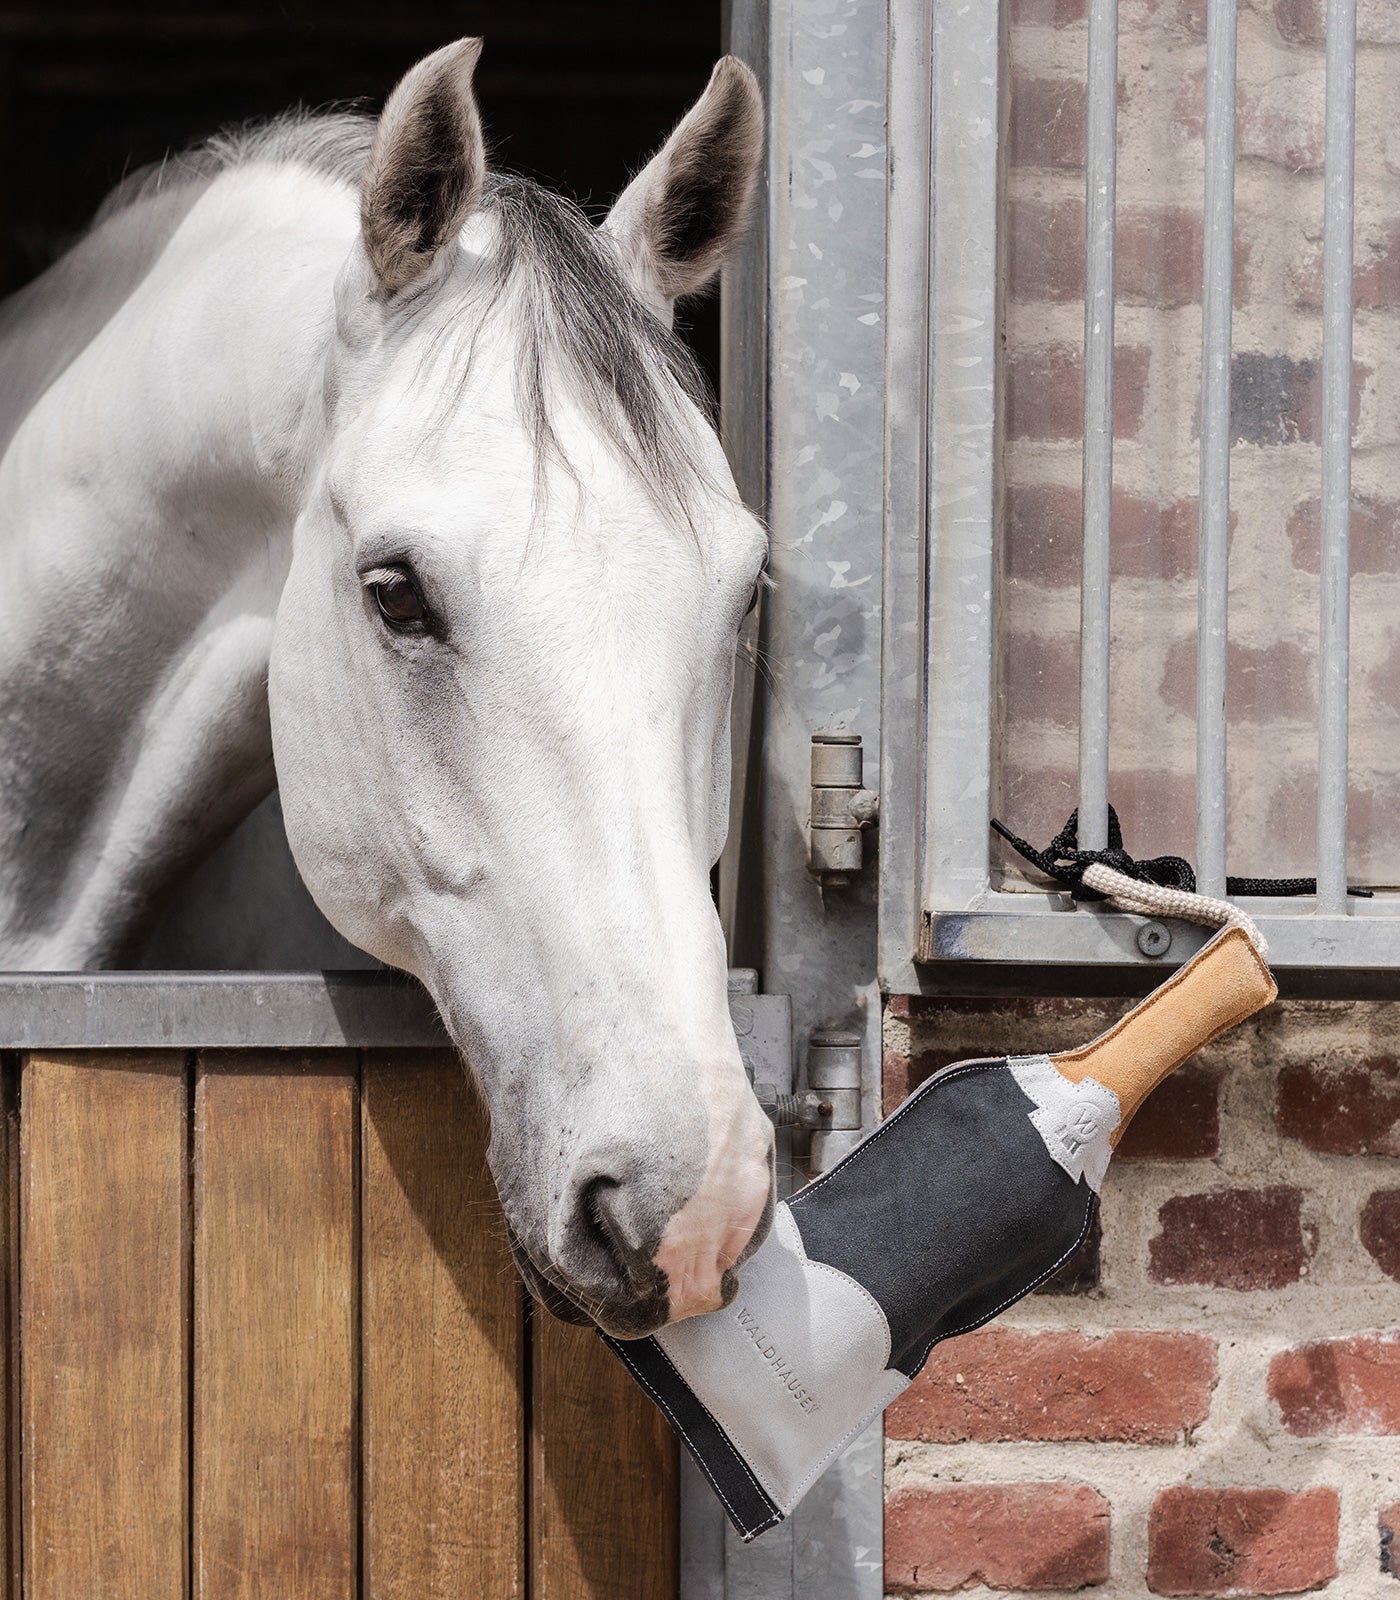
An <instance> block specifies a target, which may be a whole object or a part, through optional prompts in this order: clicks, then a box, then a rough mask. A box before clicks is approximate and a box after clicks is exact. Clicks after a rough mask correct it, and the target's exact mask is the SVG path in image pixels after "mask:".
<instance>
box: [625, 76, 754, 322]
mask: <svg viewBox="0 0 1400 1600" xmlns="http://www.w3.org/2000/svg"><path fill="white" fill-rule="evenodd" d="M762 150H763V95H762V93H761V91H760V90H759V87H758V80H757V78H755V77H754V75H753V73H752V72H750V71H749V69H748V68H747V67H746V66H745V65H744V63H743V62H742V61H740V60H739V59H738V58H737V57H736V56H725V57H724V58H723V60H721V61H720V62H719V63H718V65H717V66H716V67H715V70H714V72H713V73H712V74H711V75H710V81H709V84H708V85H707V86H706V89H705V92H704V94H702V95H701V96H700V98H699V99H698V100H697V101H696V102H695V104H694V105H693V106H692V107H691V108H690V110H689V111H688V112H687V113H686V114H685V116H684V117H683V118H682V119H681V121H680V123H679V124H678V125H677V127H676V130H675V132H674V133H673V134H672V135H671V137H670V138H669V139H668V140H667V141H666V143H665V144H664V145H662V147H661V149H660V150H659V151H657V153H656V154H655V155H654V156H653V157H652V158H651V160H650V161H649V162H648V163H647V165H646V166H645V167H643V169H642V170H641V171H640V172H639V173H638V174H637V176H636V177H635V178H633V180H632V182H631V183H629V184H628V186H627V187H626V189H624V190H623V192H622V194H621V195H620V196H619V198H618V201H617V203H616V205H614V206H613V208H612V210H611V211H610V212H609V213H608V218H607V221H606V222H605V223H604V224H603V229H604V231H605V232H606V233H607V234H609V235H611V237H612V238H613V240H614V242H615V243H616V245H617V246H618V248H619V249H620V251H621V253H622V258H623V261H624V263H625V265H626V267H627V270H628V273H629V274H630V276H631V277H632V279H633V281H634V283H635V284H636V286H637V288H638V289H639V290H640V291H641V292H642V294H643V295H645V296H646V298H647V299H648V300H650V301H651V302H652V303H653V304H654V305H657V308H658V310H663V311H664V313H665V315H666V316H667V317H668V318H669V316H670V308H671V302H672V301H673V300H677V299H679V298H680V297H681V296H682V295H687V294H693V293H694V292H695V291H696V290H697V289H703V288H704V286H705V285H706V284H707V283H708V282H709V281H710V279H711V278H713V277H714V275H715V273H717V272H718V271H719V269H720V266H721V264H722V263H723V261H724V258H725V256H726V255H728V253H729V251H730V249H731V248H732V247H733V246H734V244H735V243H736V242H737V241H738V238H739V235H740V234H741V233H742V232H743V230H744V224H745V222H746V221H747V219H748V212H749V204H750V202H751V201H752V199H753V192H754V186H755V184H756V182H757V179H758V160H759V156H760V155H761V153H762Z"/></svg>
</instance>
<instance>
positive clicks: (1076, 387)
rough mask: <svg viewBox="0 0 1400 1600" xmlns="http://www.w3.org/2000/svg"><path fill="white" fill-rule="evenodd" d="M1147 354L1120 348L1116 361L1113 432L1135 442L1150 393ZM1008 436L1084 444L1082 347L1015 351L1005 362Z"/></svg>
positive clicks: (1142, 350)
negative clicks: (1067, 440) (1082, 438)
mask: <svg viewBox="0 0 1400 1600" xmlns="http://www.w3.org/2000/svg"><path fill="white" fill-rule="evenodd" d="M1147 367H1148V354H1147V350H1146V349H1145V348H1144V347H1143V346H1141V345H1119V347H1118V349H1117V350H1116V351H1115V353H1114V358H1113V431H1114V434H1115V436H1116V437H1117V438H1119V439H1135V438H1136V437H1137V436H1138V433H1139V432H1140V431H1141V428H1142V415H1143V408H1144V402H1145V399H1146V391H1147ZM1006 431H1007V435H1008V437H1010V438H1012V439H1079V438H1081V437H1082V436H1083V432H1084V354H1083V351H1082V350H1081V349H1080V348H1079V347H1078V346H1077V345H1068V344H1052V345H1041V346H1039V347H1038V348H1036V349H1028V350H1027V349H1021V350H1013V351H1012V353H1011V355H1010V357H1009V359H1008V361H1007V363H1006Z"/></svg>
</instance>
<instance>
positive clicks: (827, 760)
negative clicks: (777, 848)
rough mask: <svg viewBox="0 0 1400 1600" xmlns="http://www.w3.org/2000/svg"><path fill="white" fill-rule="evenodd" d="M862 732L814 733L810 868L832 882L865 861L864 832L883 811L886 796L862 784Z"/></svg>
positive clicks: (851, 873) (844, 878) (844, 881)
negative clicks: (883, 796) (880, 795)
mask: <svg viewBox="0 0 1400 1600" xmlns="http://www.w3.org/2000/svg"><path fill="white" fill-rule="evenodd" d="M863 768H864V751H863V749H862V747H861V742H860V735H859V734H858V733H814V734H813V735H812V806H811V817H812V820H811V847H810V857H809V861H808V868H809V870H810V871H811V872H812V874H813V875H814V876H815V877H817V878H819V879H820V880H821V882H822V884H823V885H824V886H825V887H828V888H837V887H839V886H841V885H842V884H847V883H849V882H850V881H851V879H852V877H854V876H855V874H856V873H858V872H859V871H860V869H861V867H862V866H863V865H864V862H865V847H864V844H863V842H862V839H861V835H862V833H863V832H864V830H865V829H866V828H870V827H873V826H874V825H875V822H876V819H877V818H878V817H879V815H880V797H879V795H878V794H876V793H875V792H874V791H873V790H871V789H866V788H863V787H862V772H863Z"/></svg>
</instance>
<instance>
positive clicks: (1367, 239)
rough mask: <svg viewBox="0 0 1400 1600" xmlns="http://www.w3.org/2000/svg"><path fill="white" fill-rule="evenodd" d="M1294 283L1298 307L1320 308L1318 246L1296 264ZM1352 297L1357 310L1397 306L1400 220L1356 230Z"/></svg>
mask: <svg viewBox="0 0 1400 1600" xmlns="http://www.w3.org/2000/svg"><path fill="white" fill-rule="evenodd" d="M1295 283H1296V285H1297V288H1296V298H1297V302H1298V304H1299V305H1301V306H1308V307H1319V306H1321V304H1322V246H1321V244H1320V243H1319V244H1317V245H1316V246H1314V247H1313V249H1312V250H1310V251H1309V253H1308V255H1307V258H1306V259H1305V260H1304V261H1302V262H1300V263H1299V265H1298V268H1297V272H1296V276H1295ZM1352 298H1353V301H1354V303H1355V305H1356V308H1357V310H1358V311H1389V310H1391V309H1393V308H1394V307H1395V306H1397V305H1400V219H1392V220H1391V221H1389V222H1387V223H1384V224H1382V225H1380V226H1366V225H1363V226H1362V227H1360V228H1359V229H1358V231H1357V236H1356V266H1355V270H1354V271H1353V273H1352Z"/></svg>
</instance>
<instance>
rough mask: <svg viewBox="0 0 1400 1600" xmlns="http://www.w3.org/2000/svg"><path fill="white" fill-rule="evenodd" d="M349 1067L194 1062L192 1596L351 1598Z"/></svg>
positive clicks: (353, 1213)
mask: <svg viewBox="0 0 1400 1600" xmlns="http://www.w3.org/2000/svg"><path fill="white" fill-rule="evenodd" d="M356 1066H357V1064H356V1059H355V1057H354V1055H353V1054H348V1053H345V1052H339V1053H331V1052H325V1053H321V1054H314V1055H305V1056H297V1055H294V1054H292V1053H291V1052H278V1053H273V1052H265V1053H264V1052H253V1051H246V1052H228V1053H223V1052H210V1053H207V1054H204V1055H202V1056H201V1057H200V1058H199V1060H198V1065H197V1071H196V1085H195V1167H194V1197H195V1212H194V1228H195V1251H194V1509H193V1515H194V1539H193V1545H194V1595H195V1600H268V1597H270V1596H276V1597H283V1596H285V1597H286V1600H292V1597H293V1596H295V1600H347V1597H348V1596H353V1595H354V1594H355V1593H356V1592H357V1587H358V1582H359V1561H358V1544H359V1528H358V1511H357V1504H356V1500H357V1493H356V1476H357V1474H356V1444H357V1441H356V1412H357V1404H358V1401H357V1393H356V1381H357V1363H356V1360H355V1352H356V1344H357V1322H358V1298H359V1297H358V1282H357V1280H358V1272H357V1268H356V1262H357V1246H358V1241H357V1237H356V1234H357V1223H358V1174H357V1172H356V1154H357V1139H356V1134H357V1116H358V1109H357V1100H358V1084H357V1075H356ZM65 1600H72V1597H71V1596H69V1597H65Z"/></svg>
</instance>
